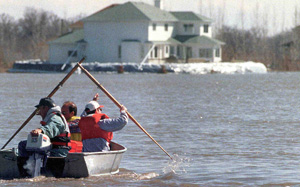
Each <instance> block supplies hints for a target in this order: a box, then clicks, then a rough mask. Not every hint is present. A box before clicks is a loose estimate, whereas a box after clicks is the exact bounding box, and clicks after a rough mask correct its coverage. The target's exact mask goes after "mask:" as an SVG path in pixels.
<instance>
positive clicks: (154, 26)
mask: <svg viewBox="0 0 300 187" xmlns="http://www.w3.org/2000/svg"><path fill="white" fill-rule="evenodd" d="M152 28H153V30H154V31H156V24H155V23H153V24H152Z"/></svg>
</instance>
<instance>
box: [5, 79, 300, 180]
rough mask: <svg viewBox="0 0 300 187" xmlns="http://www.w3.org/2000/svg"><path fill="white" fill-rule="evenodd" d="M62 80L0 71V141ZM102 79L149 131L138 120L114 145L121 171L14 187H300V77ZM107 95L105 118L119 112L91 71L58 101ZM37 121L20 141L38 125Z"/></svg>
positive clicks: (78, 101)
mask: <svg viewBox="0 0 300 187" xmlns="http://www.w3.org/2000/svg"><path fill="white" fill-rule="evenodd" d="M64 76H65V75H64V74H0V87H1V89H0V120H1V129H0V139H1V142H3V144H4V142H6V141H7V140H8V139H9V138H10V137H11V135H12V134H13V133H14V132H16V130H17V129H18V128H19V127H20V126H21V124H22V123H23V122H24V121H25V120H26V119H27V118H28V117H29V115H30V114H31V113H32V112H33V111H34V109H35V108H34V105H36V104H37V103H38V101H39V99H40V98H41V97H45V96H47V95H48V94H49V93H50V92H51V91H52V90H53V89H54V87H55V86H56V85H57V84H58V83H59V81H61V79H62V78H63V77H64ZM94 76H95V78H96V79H97V80H98V81H99V82H100V83H101V84H102V85H103V86H104V87H105V88H106V89H107V90H108V91H109V92H110V93H111V94H112V95H113V96H114V97H115V98H116V99H117V100H118V101H119V102H120V103H121V104H124V105H125V106H126V107H127V108H128V110H129V112H130V113H131V114H132V115H133V117H134V118H135V119H136V120H137V121H138V122H139V123H140V124H141V125H142V126H143V127H144V128H145V129H146V130H147V132H148V133H149V134H151V135H152V136H153V138H154V139H155V140H156V141H157V142H158V143H159V144H160V145H161V146H162V147H163V148H164V149H166V151H167V152H168V153H170V154H171V156H172V157H174V160H175V161H171V160H170V159H169V157H168V156H167V155H166V154H165V153H164V152H163V151H162V150H160V149H159V147H158V146H157V145H155V144H154V143H153V142H152V141H151V140H150V139H149V138H148V136H146V135H145V134H144V133H143V132H142V131H141V130H140V129H139V128H138V127H137V126H136V125H135V124H134V123H133V122H129V124H128V125H127V126H126V127H125V128H124V129H123V130H122V131H120V132H116V133H115V135H114V140H115V141H116V142H118V143H120V144H122V145H124V146H126V147H127V148H128V150H127V152H126V153H125V155H124V157H123V160H122V161H121V165H120V167H121V170H120V173H118V174H117V175H114V176H98V177H89V178H82V179H70V178H67V179H55V178H42V177H41V178H38V179H22V180H11V181H3V180H1V181H0V183H1V185H11V186H19V185H21V184H22V186H32V185H36V186H38V185H43V186H53V184H55V186H83V185H86V186H98V185H99V184H100V183H101V184H103V185H104V186H120V185H122V186H180V185H181V186H194V185H195V186H198V185H199V186H260V185H265V186H288V185H290V186H297V185H300V179H299V176H300V170H299V160H300V138H299V137H300V129H299V122H300V121H299V115H300V114H299V113H300V107H299V106H300V99H299V98H300V92H299V90H300V79H299V76H300V74H299V73H268V74H245V75H221V74H213V75H185V74H178V75H176V74H164V75H157V74H101V73H95V74H94ZM96 92H99V93H100V102H101V104H103V105H104V106H105V108H104V112H105V113H106V114H108V115H109V116H110V117H117V116H118V115H119V110H118V108H117V107H116V106H115V105H114V104H113V103H112V102H111V101H110V99H108V98H107V97H106V96H105V95H104V94H103V93H101V90H99V89H98V88H97V87H96V86H95V85H94V84H93V83H92V82H91V81H90V80H89V79H88V78H87V77H86V76H85V75H84V74H81V75H72V76H71V78H70V79H69V80H68V81H67V82H66V83H65V84H64V86H63V87H62V88H60V89H59V90H58V91H57V93H56V94H55V95H54V96H53V99H54V100H55V101H56V103H57V104H59V105H61V104H62V103H63V102H64V101H66V100H72V101H74V102H75V103H76V104H77V106H78V110H79V111H82V110H83V107H84V105H85V103H86V102H88V101H89V100H90V99H91V98H92V97H93V95H94V94H95V93H96ZM39 121H40V117H39V116H36V117H34V118H33V119H32V120H31V121H30V122H29V123H28V125H26V126H25V127H24V129H22V130H21V132H20V133H19V134H18V135H17V136H16V137H15V138H14V139H13V140H12V142H11V143H10V144H9V145H8V148H10V147H14V146H16V145H17V143H18V142H19V141H20V140H23V139H25V138H26V137H27V133H28V132H29V131H30V130H31V129H33V128H36V127H37V126H38V124H39Z"/></svg>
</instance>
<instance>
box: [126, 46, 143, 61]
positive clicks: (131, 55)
mask: <svg viewBox="0 0 300 187" xmlns="http://www.w3.org/2000/svg"><path fill="white" fill-rule="evenodd" d="M121 51H122V52H121V59H122V62H136V63H140V62H141V61H142V59H141V44H140V43H139V42H122V45H121Z"/></svg>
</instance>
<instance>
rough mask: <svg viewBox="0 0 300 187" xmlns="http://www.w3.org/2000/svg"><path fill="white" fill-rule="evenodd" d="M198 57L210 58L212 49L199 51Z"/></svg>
mask: <svg viewBox="0 0 300 187" xmlns="http://www.w3.org/2000/svg"><path fill="white" fill-rule="evenodd" d="M199 57H200V58H211V57H212V49H199Z"/></svg>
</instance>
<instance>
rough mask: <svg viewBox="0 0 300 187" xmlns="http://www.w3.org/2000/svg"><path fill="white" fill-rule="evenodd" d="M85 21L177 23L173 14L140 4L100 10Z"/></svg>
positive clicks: (127, 4)
mask: <svg viewBox="0 0 300 187" xmlns="http://www.w3.org/2000/svg"><path fill="white" fill-rule="evenodd" d="M82 21H83V22H85V21H174V22H175V21H178V20H177V19H176V18H175V16H173V14H171V13H169V12H167V11H164V10H161V9H159V8H157V7H154V6H151V5H148V4H146V3H142V2H127V3H124V4H121V5H118V6H114V7H111V8H109V9H105V10H102V11H100V12H97V13H95V14H93V15H91V16H88V17H87V18H85V19H83V20H82Z"/></svg>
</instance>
